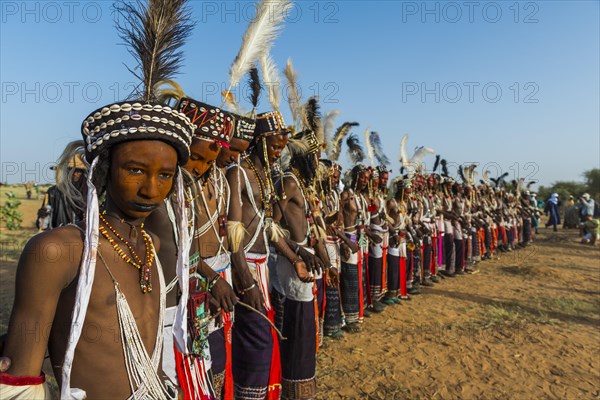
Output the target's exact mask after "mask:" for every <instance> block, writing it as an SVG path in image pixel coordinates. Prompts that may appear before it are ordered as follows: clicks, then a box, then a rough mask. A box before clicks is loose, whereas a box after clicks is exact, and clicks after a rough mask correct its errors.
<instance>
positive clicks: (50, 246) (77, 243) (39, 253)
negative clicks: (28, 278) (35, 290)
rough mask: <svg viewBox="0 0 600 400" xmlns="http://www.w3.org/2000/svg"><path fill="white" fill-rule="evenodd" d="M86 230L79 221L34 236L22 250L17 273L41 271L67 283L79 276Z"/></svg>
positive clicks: (42, 274)
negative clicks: (76, 224) (78, 223)
mask: <svg viewBox="0 0 600 400" xmlns="http://www.w3.org/2000/svg"><path fill="white" fill-rule="evenodd" d="M83 244H84V233H83V232H82V230H81V229H80V228H78V227H76V226H75V225H67V226H61V227H59V228H55V229H52V230H50V231H46V232H43V233H40V234H37V235H35V236H34V237H32V238H31V239H30V240H29V241H28V242H27V244H26V245H25V247H24V248H23V252H22V253H21V257H20V258H19V265H18V267H17V274H19V275H28V274H29V273H36V274H39V276H41V277H46V278H47V281H48V283H50V282H54V283H56V284H57V285H61V286H63V287H65V286H68V284H69V283H70V282H71V281H72V280H73V279H74V278H75V276H77V273H78V271H79V265H80V263H81V258H82V252H83Z"/></svg>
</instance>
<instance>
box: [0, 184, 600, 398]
mask: <svg viewBox="0 0 600 400" xmlns="http://www.w3.org/2000/svg"><path fill="white" fill-rule="evenodd" d="M7 190H13V191H15V192H16V193H17V195H18V197H19V198H20V200H21V201H22V205H21V207H20V211H21V212H23V213H24V222H23V229H22V230H20V231H8V230H6V229H5V228H4V227H3V226H2V227H1V228H2V229H1V232H0V244H1V247H0V334H1V333H4V332H5V331H6V327H7V324H8V318H9V313H10V309H11V307H12V299H13V296H14V287H13V285H14V276H15V268H16V263H17V260H18V256H19V254H20V250H21V249H22V245H23V243H24V241H26V240H27V238H29V237H30V236H31V235H33V234H34V233H35V231H36V229H35V227H34V221H35V215H36V212H37V209H38V208H39V206H40V204H41V195H40V198H39V199H36V200H26V199H25V192H24V190H23V189H22V188H17V189H15V188H8V189H7V188H6V187H2V188H1V189H0V198H1V199H0V204H1V203H3V201H4V197H5V195H4V193H5V192H6V191H7ZM34 197H35V194H34ZM477 268H478V269H479V273H477V274H474V275H467V276H462V277H458V278H453V279H445V280H443V281H442V282H441V283H439V284H437V285H436V286H435V287H433V288H424V289H425V290H424V293H423V294H421V295H417V296H413V298H412V301H410V302H404V303H402V304H400V305H397V306H392V307H388V309H387V310H386V311H385V312H384V313H382V314H379V315H375V316H373V317H372V318H369V319H367V320H366V322H365V323H364V325H363V330H362V332H361V333H359V334H354V335H348V334H347V335H346V336H345V337H344V338H343V339H341V340H336V341H333V340H329V339H326V341H325V344H324V347H323V348H322V349H321V350H320V353H319V357H318V373H317V376H318V384H319V392H320V393H319V397H318V398H319V399H323V400H325V399H327V400H329V399H332V400H333V399H373V400H374V399H519V400H520V399H598V398H600V329H599V328H600V248H599V247H596V248H593V247H591V246H585V245H581V244H579V243H578V238H577V232H575V231H563V230H560V231H559V232H558V233H554V232H551V231H547V230H545V229H541V230H540V234H539V235H538V236H537V237H536V239H535V242H534V244H533V245H532V246H530V247H528V248H526V249H523V250H519V251H515V252H512V253H502V254H500V257H499V258H498V259H494V260H489V261H484V262H482V263H480V264H479V265H478V266H477Z"/></svg>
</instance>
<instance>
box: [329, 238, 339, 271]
mask: <svg viewBox="0 0 600 400" xmlns="http://www.w3.org/2000/svg"><path fill="white" fill-rule="evenodd" d="M340 242H341V240H340V239H338V238H332V237H327V238H325V249H326V250H327V255H328V256H329V261H331V266H332V267H334V268H335V269H337V270H338V272H340V271H341V269H342V265H341V262H342V255H341V254H340V253H341V250H340Z"/></svg>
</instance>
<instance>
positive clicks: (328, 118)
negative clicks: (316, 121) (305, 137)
mask: <svg viewBox="0 0 600 400" xmlns="http://www.w3.org/2000/svg"><path fill="white" fill-rule="evenodd" d="M340 114H341V111H340V110H331V111H328V112H327V114H325V118H324V119H323V131H324V132H325V133H324V134H325V143H331V141H332V140H333V130H334V129H335V119H336V117H337V116H338V115H340Z"/></svg>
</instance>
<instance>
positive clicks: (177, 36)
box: [114, 0, 194, 102]
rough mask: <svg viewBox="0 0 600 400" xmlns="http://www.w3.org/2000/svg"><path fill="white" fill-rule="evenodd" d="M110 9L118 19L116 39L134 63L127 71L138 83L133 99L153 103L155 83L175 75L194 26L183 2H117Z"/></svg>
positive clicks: (157, 0)
mask: <svg viewBox="0 0 600 400" xmlns="http://www.w3.org/2000/svg"><path fill="white" fill-rule="evenodd" d="M114 9H115V11H116V12H117V14H118V15H119V17H120V18H118V22H117V32H118V33H119V37H120V38H121V40H123V42H124V44H125V45H126V46H127V49H128V51H129V53H130V54H131V55H132V56H133V57H134V59H135V60H136V63H137V65H136V66H135V67H134V68H129V67H127V69H128V70H129V71H130V72H131V73H132V74H133V75H134V76H135V77H137V78H138V79H139V80H140V81H141V82H142V84H141V86H142V87H141V88H140V87H138V88H137V89H136V91H135V92H134V94H133V96H135V97H136V98H137V99H140V100H143V101H146V102H150V101H156V100H157V99H156V95H155V93H154V88H155V86H156V84H157V83H158V82H161V81H165V80H170V79H172V78H173V77H174V75H176V74H177V72H178V70H179V68H180V67H181V64H182V59H183V54H182V52H181V50H180V49H181V47H182V46H183V44H184V43H185V39H186V38H187V37H189V32H190V30H191V29H192V28H193V26H194V24H193V23H192V22H191V21H192V20H191V14H190V10H189V8H188V6H187V0H150V1H149V2H148V3H147V4H144V3H142V2H141V1H136V2H135V3H126V2H124V1H119V2H118V3H116V4H115V5H114Z"/></svg>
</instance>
